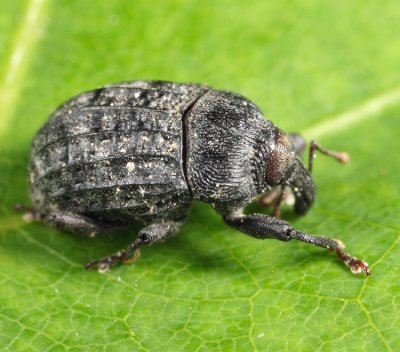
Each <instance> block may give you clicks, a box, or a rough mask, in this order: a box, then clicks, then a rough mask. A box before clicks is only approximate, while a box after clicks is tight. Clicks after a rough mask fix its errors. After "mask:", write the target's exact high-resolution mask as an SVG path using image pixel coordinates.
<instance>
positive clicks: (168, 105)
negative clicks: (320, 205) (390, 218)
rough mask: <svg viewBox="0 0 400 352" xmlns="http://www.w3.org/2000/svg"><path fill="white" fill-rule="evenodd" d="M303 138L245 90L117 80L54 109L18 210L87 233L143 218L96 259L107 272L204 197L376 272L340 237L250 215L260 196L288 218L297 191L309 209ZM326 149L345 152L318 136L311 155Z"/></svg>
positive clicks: (159, 238)
mask: <svg viewBox="0 0 400 352" xmlns="http://www.w3.org/2000/svg"><path fill="white" fill-rule="evenodd" d="M304 146H305V144H304V140H303V139H302V138H301V137H300V136H299V135H288V134H286V133H284V132H283V131H282V130H280V129H279V128H277V127H276V126H275V125H274V124H272V122H271V121H269V120H267V119H265V118H264V116H263V115H262V113H261V112H260V110H259V109H258V108H257V106H255V105H254V104H253V103H252V102H251V101H249V100H248V99H246V98H244V97H243V96H241V95H239V94H236V93H232V92H228V91H222V90H215V89H212V88H210V87H208V86H205V85H200V84H181V83H172V82H161V81H133V82H124V83H117V84H113V85H108V86H105V87H103V88H100V89H96V90H92V91H89V92H86V93H83V94H80V95H77V96H75V97H74V98H72V99H70V100H68V101H67V102H66V103H64V104H62V105H61V106H60V107H59V108H58V109H57V110H56V111H55V112H54V113H53V114H52V115H51V116H50V118H49V120H48V121H47V123H46V124H45V125H44V126H43V127H42V128H41V129H40V130H39V132H38V133H37V134H36V136H35V138H34V140H33V143H32V148H31V155H30V164H29V184H30V196H31V200H32V204H33V206H32V208H27V207H24V206H19V207H20V208H21V209H24V210H25V211H26V212H27V214H26V215H27V216H29V217H30V218H32V219H35V220H38V221H42V222H44V223H47V224H49V225H51V226H54V227H56V228H58V229H61V230H66V231H70V232H74V233H78V234H82V235H88V236H95V235H96V234H98V233H102V232H106V231H111V230H113V229H118V228H123V227H126V226H129V225H130V224H132V223H133V222H135V221H141V222H143V223H144V227H143V228H142V230H140V232H139V234H138V236H137V238H136V239H135V240H134V241H133V242H132V243H131V245H130V246H129V247H128V248H126V249H124V250H121V251H119V252H118V253H115V254H112V255H110V256H107V257H104V258H101V259H99V260H94V261H91V262H89V263H88V264H86V267H87V268H93V267H97V268H98V269H99V270H101V271H105V270H107V269H108V268H109V267H110V266H111V265H115V264H117V263H120V262H123V261H128V260H130V259H132V257H134V254H135V252H136V253H137V251H138V249H139V248H140V247H141V246H143V245H151V244H153V243H157V242H163V241H165V240H166V239H168V238H170V237H171V236H173V235H174V234H176V233H177V232H178V230H179V229H180V227H181V226H182V224H183V223H184V221H185V219H186V216H187V213H188V210H189V208H190V204H191V201H192V200H193V199H196V200H200V201H203V202H206V203H210V204H212V205H213V206H214V207H215V209H216V210H217V211H218V212H219V213H220V214H221V215H222V217H223V219H224V221H225V222H226V223H227V224H228V225H230V226H232V227H234V228H236V229H238V230H240V231H242V232H244V233H246V234H248V235H250V236H253V237H255V238H259V239H267V238H273V239H278V240H281V241H289V240H292V239H296V240H300V241H304V242H307V243H311V244H313V245H316V246H320V247H323V248H327V249H329V250H334V251H336V253H337V254H338V256H339V258H340V259H341V260H342V261H343V262H344V263H345V264H346V265H347V266H348V267H350V269H351V270H352V272H353V273H359V272H364V273H365V274H367V275H369V274H370V271H369V269H368V266H367V264H366V263H365V262H363V261H361V260H359V259H357V258H355V257H352V256H350V255H349V254H346V253H345V252H343V248H344V245H343V243H342V242H341V241H338V240H333V239H330V238H327V237H322V236H315V235H310V234H307V233H304V232H301V231H299V230H296V229H294V228H293V227H292V226H291V225H290V224H289V223H287V222H285V221H283V220H280V219H278V218H277V217H276V216H268V215H265V214H250V215H245V214H244V213H243V208H244V207H245V206H246V205H247V204H249V203H250V202H252V201H254V200H255V199H257V198H258V199H259V202H260V204H268V205H269V204H271V203H272V204H274V208H275V212H274V214H275V215H278V214H279V206H280V204H281V203H282V201H283V200H284V197H285V194H286V195H287V194H288V193H291V194H292V195H293V196H294V210H295V213H296V214H299V215H302V214H305V213H306V212H307V211H308V209H309V208H310V206H311V205H312V204H313V202H314V197H315V187H314V183H313V181H312V178H311V174H310V171H309V169H310V168H309V169H307V168H306V167H305V166H304V165H303V163H302V161H301V159H300V157H299V155H300V154H301V151H302V150H303V148H304ZM317 149H318V150H320V151H322V152H324V153H326V154H328V155H332V154H335V153H334V152H331V151H326V150H324V149H322V148H321V147H319V146H318V145H317V144H316V143H313V144H312V145H311V153H310V155H311V161H312V154H313V152H314V150H317ZM333 156H335V155H333Z"/></svg>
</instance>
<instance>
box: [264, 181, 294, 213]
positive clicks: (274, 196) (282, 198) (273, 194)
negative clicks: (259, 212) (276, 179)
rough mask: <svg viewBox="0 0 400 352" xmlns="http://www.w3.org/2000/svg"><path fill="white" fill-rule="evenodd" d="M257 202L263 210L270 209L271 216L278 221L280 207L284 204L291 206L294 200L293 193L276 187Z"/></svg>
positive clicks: (284, 188) (286, 188) (285, 188)
mask: <svg viewBox="0 0 400 352" xmlns="http://www.w3.org/2000/svg"><path fill="white" fill-rule="evenodd" d="M257 202H258V205H259V206H261V207H263V208H272V216H273V217H274V218H276V219H280V218H281V206H282V205H285V204H286V205H293V204H294V202H295V198H294V195H293V192H291V190H290V189H289V188H288V187H282V186H276V187H274V188H273V189H272V190H271V191H269V192H267V193H265V194H263V195H262V196H261V197H260V198H258V201H257Z"/></svg>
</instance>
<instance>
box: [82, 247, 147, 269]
mask: <svg viewBox="0 0 400 352" xmlns="http://www.w3.org/2000/svg"><path fill="white" fill-rule="evenodd" d="M139 257H140V251H139V250H138V249H137V250H136V251H135V252H134V253H133V254H132V253H129V252H127V251H119V252H117V253H115V254H112V255H109V256H108V257H103V258H100V259H97V260H92V261H90V262H89V263H86V264H85V269H88V270H89V269H93V268H97V270H98V272H99V273H105V272H107V271H108V270H110V267H112V266H115V265H118V264H120V263H127V264H132V263H134V262H135V261H136V260H137V259H139Z"/></svg>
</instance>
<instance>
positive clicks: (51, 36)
mask: <svg viewBox="0 0 400 352" xmlns="http://www.w3.org/2000/svg"><path fill="white" fill-rule="evenodd" d="M0 6H1V9H2V11H1V13H0V152H1V154H0V216H1V217H0V258H1V269H0V283H1V289H0V349H1V350H9V351H60V350H69V351H134V350H137V351H198V350H205V351H252V350H258V351H362V350H367V349H368V350H371V351H397V350H399V346H400V337H399V336H400V335H399V333H398V331H399V328H400V318H399V317H400V279H399V278H400V271H399V270H400V266H399V261H400V259H399V258H400V246H399V233H400V226H399V220H398V219H399V215H398V214H399V212H400V202H399V198H400V197H399V196H400V194H399V193H400V191H399V185H398V184H399V182H398V177H399V174H400V159H399V155H398V150H399V147H400V144H399V136H400V124H399V123H398V116H399V114H400V70H399V62H400V46H399V45H398V40H399V34H400V33H399V22H400V8H399V4H398V2H397V1H381V2H373V1H366V2H363V3H360V2H350V1H347V2H345V1H335V2H321V1H316V0H315V1H306V0H295V1H275V2H270V1H268V2H261V1H255V0H254V1H253V0H249V1H245V2H233V1H228V0H222V1H211V0H204V1H201V2H195V1H183V0H181V1H180V0H173V1H168V2H167V1H162V0H158V1H144V0H137V1H122V0H118V1H96V2H95V1H85V0H83V1H82V0H79V1H78V0H70V1H57V2H50V1H49V0H26V1H23V2H22V1H13V2H9V1H6V0H0ZM134 79H165V80H173V81H189V82H204V83H208V84H210V85H212V86H214V87H216V88H220V89H229V90H233V91H237V92H240V93H242V94H243V95H245V96H248V97H249V98H250V99H252V100H253V101H254V102H255V103H257V104H258V105H259V106H260V107H261V109H262V110H263V111H264V112H265V114H266V116H268V117H269V118H270V119H271V120H273V121H274V122H275V123H276V124H277V125H279V126H280V127H282V128H283V129H285V130H288V131H294V130H298V131H300V132H304V133H305V134H306V136H307V137H308V138H312V137H315V138H318V140H319V141H320V142H321V144H323V145H325V146H328V147H329V148H332V149H343V150H347V151H348V152H349V153H350V154H351V157H352V162H351V164H349V165H348V166H345V167H343V166H340V165H338V164H336V163H335V162H334V161H332V160H327V159H326V158H322V157H319V158H318V160H317V161H316V164H315V171H314V177H315V180H316V183H317V185H318V197H317V202H316V204H315V206H314V207H313V209H312V210H311V211H310V213H309V214H308V215H307V216H306V217H304V218H298V219H297V218H290V215H289V218H290V221H291V222H292V223H293V225H294V226H295V227H297V228H299V229H303V230H305V231H308V232H311V233H317V234H328V235H329V236H332V237H334V238H340V239H341V240H343V241H344V242H345V243H346V244H347V248H348V250H349V252H351V253H353V254H354V255H356V256H358V257H360V258H362V259H365V260H367V261H368V263H369V264H370V267H371V269H372V272H373V273H372V276H371V277H370V278H368V279H366V278H365V277H362V276H353V275H352V274H351V273H350V272H349V271H348V270H347V269H346V268H345V267H344V266H343V265H342V264H341V263H340V262H339V261H338V260H337V259H336V257H335V256H334V255H332V254H329V253H328V252H326V251H324V250H322V249H320V248H314V247H312V246H309V245H306V244H302V243H295V242H290V243H280V242H276V241H259V240H255V239H252V238H249V237H246V236H245V235H242V234H240V233H239V232H237V231H235V230H233V229H231V228H228V227H227V226H226V225H224V224H223V222H222V220H221V219H220V217H219V216H218V215H217V214H216V213H215V212H214V210H213V209H212V208H211V207H210V206H208V205H205V204H200V203H195V204H194V206H193V209H192V213H191V217H190V220H189V221H188V222H187V224H186V225H185V226H184V228H183V229H182V231H181V232H180V233H179V235H178V236H176V237H175V238H173V239H172V240H170V241H169V242H167V243H165V244H162V245H157V246H153V247H151V248H144V249H143V250H142V258H141V259H140V261H138V262H137V263H136V264H134V265H131V266H128V265H126V266H121V267H118V268H114V269H113V270H111V271H110V272H108V273H106V274H104V275H100V274H99V273H97V272H95V271H91V272H87V271H85V270H84V269H83V264H84V263H85V262H86V261H88V260H90V259H93V258H97V257H99V256H102V255H106V254H109V253H111V252H113V251H115V250H118V249H121V248H123V247H125V246H126V245H127V244H128V243H129V241H130V240H131V239H132V238H134V236H135V233H136V232H135V230H132V231H130V232H129V233H116V234H113V235H109V236H104V237H100V238H96V239H83V238H78V237H76V236H73V235H70V234H67V233H62V232H59V231H56V230H53V229H51V228H48V227H46V226H45V225H42V224H36V223H29V224H28V223H25V222H24V221H23V220H22V218H21V216H20V215H19V214H15V213H13V211H12V207H13V205H14V204H15V203H18V202H23V203H29V198H28V189H27V167H26V165H27V162H28V153H29V145H30V141H31V139H32V137H33V136H34V134H35V132H36V131H37V129H38V128H39V127H40V126H41V125H42V124H43V123H44V121H45V120H46V118H47V116H48V114H49V113H50V112H51V111H52V110H53V109H54V108H55V107H56V106H57V105H58V104H59V103H61V102H62V101H64V100H66V99H67V98H69V97H70V96H72V95H74V94H77V93H79V92H82V91H84V90H88V89H92V88H94V87H96V86H99V85H103V84H106V83H110V82H115V81H121V80H134ZM289 214H290V213H289Z"/></svg>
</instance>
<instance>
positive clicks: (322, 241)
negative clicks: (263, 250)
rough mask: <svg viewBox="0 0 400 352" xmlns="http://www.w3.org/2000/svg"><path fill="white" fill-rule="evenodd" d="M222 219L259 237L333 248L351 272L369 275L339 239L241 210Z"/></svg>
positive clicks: (362, 264) (246, 232)
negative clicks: (302, 230)
mask: <svg viewBox="0 0 400 352" xmlns="http://www.w3.org/2000/svg"><path fill="white" fill-rule="evenodd" d="M223 218H224V221H225V222H226V223H227V224H228V225H230V226H232V227H235V228H236V229H238V230H240V231H241V232H244V233H245V234H247V235H250V236H252V237H255V238H259V239H269V238H272V239H277V240H280V241H290V240H299V241H302V242H306V243H310V244H312V245H314V246H319V247H322V248H327V249H329V250H334V251H335V252H336V254H337V255H338V257H339V258H340V259H341V260H342V261H343V263H344V264H345V265H346V266H348V267H349V268H350V270H351V272H352V273H353V274H358V273H361V272H364V273H365V275H367V276H368V275H370V274H371V272H370V270H369V268H368V264H367V263H366V262H364V261H362V260H360V259H357V258H355V257H353V256H351V255H349V254H347V253H345V252H344V251H343V249H344V244H343V243H342V242H341V241H339V240H333V239H330V238H327V237H322V236H316V235H310V234H308V233H304V232H301V231H299V230H296V229H294V228H293V227H292V226H291V225H290V224H289V223H287V222H286V221H283V220H279V219H276V218H274V217H271V216H268V215H262V214H251V215H244V214H243V213H242V211H236V212H231V213H227V214H224V216H223Z"/></svg>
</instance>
